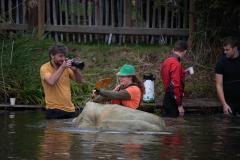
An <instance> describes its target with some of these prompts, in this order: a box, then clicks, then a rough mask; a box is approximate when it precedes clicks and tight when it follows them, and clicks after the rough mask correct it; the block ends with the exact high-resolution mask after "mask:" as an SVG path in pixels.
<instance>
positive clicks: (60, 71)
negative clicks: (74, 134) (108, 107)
mask: <svg viewBox="0 0 240 160" xmlns="http://www.w3.org/2000/svg"><path fill="white" fill-rule="evenodd" d="M66 55H67V48H66V47H65V46H64V45H63V44H55V45H52V46H51V47H50V48H49V58H50V61H49V62H47V63H45V64H43V65H42V66H41V68H40V76H41V81H42V85H43V89H44V94H45V103H46V117H47V118H48V119H63V118H72V117H76V116H77V115H78V114H77V111H76V110H75V106H74V104H73V103H72V101H71V88H70V82H71V80H74V81H76V82H77V83H80V82H81V79H82V77H81V74H80V72H79V70H78V69H77V67H76V66H73V63H72V60H68V59H66Z"/></svg>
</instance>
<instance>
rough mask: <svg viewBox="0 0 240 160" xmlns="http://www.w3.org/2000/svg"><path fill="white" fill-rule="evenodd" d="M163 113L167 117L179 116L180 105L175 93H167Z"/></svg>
mask: <svg viewBox="0 0 240 160" xmlns="http://www.w3.org/2000/svg"><path fill="white" fill-rule="evenodd" d="M163 115H164V116H166V117H174V118H176V117H178V116H179V111H178V105H177V103H176V100H175V99H174V97H173V95H172V94H170V93H168V92H167V93H165V96H164V99H163Z"/></svg>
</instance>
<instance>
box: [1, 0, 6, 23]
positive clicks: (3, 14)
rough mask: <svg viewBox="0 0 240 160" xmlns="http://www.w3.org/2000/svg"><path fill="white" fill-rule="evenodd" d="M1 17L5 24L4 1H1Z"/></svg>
mask: <svg viewBox="0 0 240 160" xmlns="http://www.w3.org/2000/svg"><path fill="white" fill-rule="evenodd" d="M1 16H2V19H3V21H5V22H6V17H5V0H1Z"/></svg>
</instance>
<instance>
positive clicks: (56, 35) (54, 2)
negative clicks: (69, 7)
mask: <svg viewBox="0 0 240 160" xmlns="http://www.w3.org/2000/svg"><path fill="white" fill-rule="evenodd" d="M56 12H57V8H56V0H53V1H52V14H53V25H57V13H56ZM53 34H54V39H55V41H57V42H58V33H57V32H54V33H53Z"/></svg>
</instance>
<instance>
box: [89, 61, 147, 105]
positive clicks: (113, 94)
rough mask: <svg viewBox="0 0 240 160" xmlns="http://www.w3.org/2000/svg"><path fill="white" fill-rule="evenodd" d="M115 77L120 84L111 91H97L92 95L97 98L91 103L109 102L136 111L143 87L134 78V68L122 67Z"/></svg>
mask: <svg viewBox="0 0 240 160" xmlns="http://www.w3.org/2000/svg"><path fill="white" fill-rule="evenodd" d="M117 76H118V80H119V83H120V84H118V85H117V86H116V87H115V88H114V89H113V90H112V91H108V90H104V89H97V90H96V91H95V92H94V94H95V95H98V96H96V98H94V99H93V101H94V102H97V103H102V102H106V101H110V103H111V104H119V105H122V106H125V107H129V108H132V109H137V108H138V107H139V105H140V103H141V100H142V97H143V94H144V85H143V83H142V82H141V81H140V80H139V79H138V78H137V77H136V72H135V68H134V66H132V65H128V64H125V65H123V66H122V67H121V68H120V71H119V72H118V73H117Z"/></svg>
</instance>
